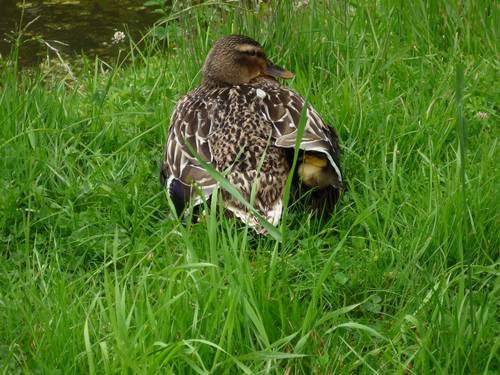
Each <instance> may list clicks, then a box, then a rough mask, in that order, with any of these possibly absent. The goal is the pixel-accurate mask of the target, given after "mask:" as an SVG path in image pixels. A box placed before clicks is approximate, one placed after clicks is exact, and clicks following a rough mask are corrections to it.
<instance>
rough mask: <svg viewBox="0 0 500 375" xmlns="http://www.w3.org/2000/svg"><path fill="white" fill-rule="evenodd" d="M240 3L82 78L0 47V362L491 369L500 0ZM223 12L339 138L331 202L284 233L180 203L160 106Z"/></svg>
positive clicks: (30, 366) (166, 27) (20, 367)
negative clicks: (184, 214) (322, 217)
mask: <svg viewBox="0 0 500 375" xmlns="http://www.w3.org/2000/svg"><path fill="white" fill-rule="evenodd" d="M235 4H236V3H232V4H231V5H224V6H213V5H212V6H210V7H208V6H197V7H194V8H191V9H189V10H187V11H184V12H179V13H175V12H177V10H176V9H173V10H171V12H173V13H168V16H167V17H168V18H167V21H166V22H165V23H164V24H163V25H162V26H159V27H157V28H156V29H155V35H156V38H151V37H150V38H147V40H146V43H143V44H141V47H140V48H139V47H136V46H135V45H132V44H131V45H129V46H127V47H123V48H124V49H125V51H124V52H123V53H124V54H128V58H127V59H126V63H124V64H122V63H115V64H111V66H109V65H107V64H104V63H102V62H101V61H88V60H85V59H81V60H77V61H73V62H71V66H72V70H73V71H74V72H75V76H76V80H74V79H72V78H71V77H69V76H66V75H65V73H64V69H62V70H61V69H59V68H58V67H57V66H53V65H51V66H49V67H47V66H46V67H45V68H44V69H35V70H31V71H19V70H18V69H17V66H16V64H14V63H13V62H12V60H6V61H1V62H0V64H1V66H0V134H1V137H0V163H1V164H0V166H1V170H0V256H1V259H0V373H2V374H11V373H14V374H15V373H22V374H32V373H42V374H73V373H82V374H89V373H90V374H94V373H95V374H117V373H121V374H157V373H167V374H168V373H172V374H174V373H175V374H178V373H195V372H197V373H216V374H218V373H229V374H234V373H249V374H250V373H252V374H254V373H270V374H301V373H303V374H313V373H316V374H328V373H367V374H371V373H381V374H411V373H412V374H427V373H449V374H452V373H453V374H494V373H498V372H499V371H500V259H499V249H500V235H499V227H500V220H499V218H500V217H499V213H500V203H499V201H500V200H499V192H498V186H500V179H499V172H498V164H499V160H500V159H499V153H498V139H499V137H498V136H499V132H498V126H499V112H498V111H499V104H498V100H499V99H498V98H499V97H500V95H499V94H500V92H499V91H500V90H499V86H498V76H499V63H498V62H499V61H500V59H499V53H498V44H497V41H498V24H499V22H498V21H499V14H498V13H499V9H498V5H496V4H495V3H494V2H490V1H472V0H470V1H468V0H464V1H449V2H444V1H443V2H438V1H436V2H429V3H427V2H425V1H423V0H417V1H414V2H404V3H403V2H399V1H390V0H387V1H379V2H372V1H359V2H356V3H348V2H344V1H339V2H337V1H335V2H334V1H319V0H317V1H310V2H309V5H308V6H303V7H300V8H297V9H296V8H294V7H293V6H292V5H291V3H289V2H279V4H280V5H276V6H275V8H274V9H272V10H271V9H269V8H266V7H261V8H259V9H258V10H256V9H250V10H244V9H242V8H239V7H236V6H235ZM232 32H238V33H244V34H247V35H250V36H252V37H254V38H256V39H257V40H259V41H261V42H262V43H263V44H264V45H265V47H266V49H267V50H268V51H269V55H270V57H271V58H272V59H273V60H275V62H276V63H279V64H280V65H282V66H284V67H286V68H288V69H290V70H291V71H293V72H295V73H296V78H295V79H294V80H293V81H292V82H290V85H291V86H292V87H293V88H294V89H295V90H297V91H298V92H300V93H302V94H304V95H305V94H306V93H307V92H309V101H310V102H311V103H312V104H313V105H314V106H315V107H316V108H317V109H318V111H319V112H320V113H321V114H322V115H323V117H324V118H325V119H326V120H327V121H329V122H331V123H332V124H334V125H335V127H336V128H337V129H338V130H339V133H340V136H341V140H342V146H343V158H342V159H343V167H344V170H345V175H346V183H347V187H348V189H347V191H346V192H345V194H344V195H343V197H342V199H341V201H340V202H339V205H338V210H337V211H336V213H335V214H334V216H333V217H332V218H331V220H329V222H328V223H327V224H326V225H319V224H318V223H316V222H315V221H314V220H312V219H310V218H309V217H308V216H307V215H306V214H304V213H302V212H297V211H296V210H295V211H294V210H293V208H292V209H291V210H290V212H289V215H288V217H287V222H286V225H284V233H283V236H284V240H283V242H281V243H279V242H276V241H275V240H273V239H272V238H268V237H258V236H255V235H253V234H252V233H251V232H250V231H247V230H246V229H245V228H241V226H238V225H235V223H234V222H232V221H231V220H227V219H222V218H221V217H220V215H216V211H217V210H216V207H215V206H214V207H213V208H214V209H213V210H211V211H210V213H209V215H208V217H207V219H206V220H205V222H203V223H198V224H189V223H188V225H187V226H185V227H184V226H182V225H181V224H179V223H178V222H175V221H172V220H169V219H167V215H168V211H169V209H168V202H167V199H166V196H165V193H164V191H163V190H162V187H161V186H160V184H159V178H158V173H159V165H160V162H161V159H162V152H163V146H164V143H165V134H166V131H167V128H168V119H169V116H170V114H171V112H172V109H173V106H174V104H175V102H176V100H177V99H178V98H179V97H180V96H181V95H182V94H184V93H185V92H187V91H188V90H190V89H192V88H193V87H195V86H196V85H197V84H198V83H199V81H200V75H199V69H200V67H201V64H202V62H203V59H204V56H205V55H206V53H207V51H208V49H209V47H210V45H211V43H212V42H213V40H215V39H217V38H218V37H220V36H222V35H225V34H229V33H232ZM461 67H463V79H461V74H460V72H461V71H462V70H461V69H462V68H461ZM480 113H484V114H483V115H481V114H480ZM461 137H462V141H463V142H462V146H463V148H461V147H460V144H461V143H460V138H461Z"/></svg>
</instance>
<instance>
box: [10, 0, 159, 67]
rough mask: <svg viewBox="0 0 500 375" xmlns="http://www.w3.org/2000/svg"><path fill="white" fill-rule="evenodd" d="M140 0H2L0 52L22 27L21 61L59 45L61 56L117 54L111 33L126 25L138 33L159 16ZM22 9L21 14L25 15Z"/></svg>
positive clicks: (27, 62) (26, 62) (38, 58)
mask: <svg viewBox="0 0 500 375" xmlns="http://www.w3.org/2000/svg"><path fill="white" fill-rule="evenodd" d="M143 3H144V0H114V1H113V0H32V1H24V2H23V1H19V0H0V54H1V55H2V57H3V58H5V57H6V56H7V55H8V54H9V52H10V50H11V47H12V43H10V42H9V40H10V39H11V36H12V35H13V32H14V31H15V30H18V28H19V25H20V22H21V20H22V25H21V27H25V26H26V25H27V24H28V23H30V22H32V21H33V22H32V23H31V24H30V25H29V26H28V27H27V29H26V31H25V35H24V43H23V47H22V48H21V51H20V57H19V61H20V63H21V65H23V66H30V65H35V64H38V63H39V62H40V61H41V60H42V59H43V58H44V57H45V56H46V55H47V53H49V54H50V56H54V52H53V51H51V50H50V48H48V47H47V45H46V44H45V43H48V44H49V45H51V46H53V47H54V48H57V49H58V50H59V51H60V53H61V54H62V55H63V56H65V57H74V56H75V55H76V54H78V53H82V52H83V53H85V54H86V55H89V56H95V55H98V56H100V57H102V58H104V59H106V57H109V56H111V55H113V54H115V53H116V47H115V46H113V45H112V37H113V34H114V33H115V32H116V31H119V30H123V31H125V30H128V32H130V34H131V35H132V36H133V37H135V38H138V37H139V36H140V34H141V32H145V31H146V30H147V29H148V27H149V26H151V25H152V23H153V22H154V21H155V20H156V19H157V16H156V15H155V14H153V13H152V12H151V11H150V10H149V9H144V8H143V7H142V5H143ZM23 11H24V15H22V14H23Z"/></svg>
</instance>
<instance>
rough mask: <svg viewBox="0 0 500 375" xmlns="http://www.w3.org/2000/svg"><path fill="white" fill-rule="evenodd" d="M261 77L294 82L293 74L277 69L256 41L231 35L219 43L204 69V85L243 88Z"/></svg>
mask: <svg viewBox="0 0 500 375" xmlns="http://www.w3.org/2000/svg"><path fill="white" fill-rule="evenodd" d="M259 76H271V77H275V78H283V79H290V78H293V74H292V73H291V72H289V71H288V70H285V69H283V68H280V67H279V66H277V65H274V64H273V63H272V62H271V61H270V60H269V59H268V58H267V57H266V54H265V53H264V51H263V50H262V46H261V45H260V44H259V43H257V42H256V41H255V40H253V39H251V38H248V37H245V36H240V35H230V36H226V37H224V38H222V39H219V40H218V41H217V42H216V43H215V44H214V46H213V48H212V49H211V50H210V52H209V53H208V56H207V59H206V60H205V64H204V65H203V83H204V84H206V85H212V86H225V85H239V84H243V83H248V82H250V81H251V80H252V79H254V78H256V77H259Z"/></svg>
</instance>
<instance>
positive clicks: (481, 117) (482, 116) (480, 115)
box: [476, 111, 489, 120]
mask: <svg viewBox="0 0 500 375" xmlns="http://www.w3.org/2000/svg"><path fill="white" fill-rule="evenodd" d="M476 117H477V118H478V119H479V120H487V119H488V117H489V115H488V114H487V113H486V112H482V111H479V112H478V113H476Z"/></svg>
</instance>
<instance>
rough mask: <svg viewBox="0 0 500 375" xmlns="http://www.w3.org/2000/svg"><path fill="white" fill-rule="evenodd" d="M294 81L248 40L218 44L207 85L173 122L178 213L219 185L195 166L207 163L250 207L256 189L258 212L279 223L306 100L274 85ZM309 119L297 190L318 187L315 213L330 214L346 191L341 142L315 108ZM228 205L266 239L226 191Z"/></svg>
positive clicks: (169, 159)
mask: <svg viewBox="0 0 500 375" xmlns="http://www.w3.org/2000/svg"><path fill="white" fill-rule="evenodd" d="M292 77H293V74H292V73H290V72H289V71H287V70H285V69H282V68H280V67H278V66H276V65H274V64H273V63H271V61H269V59H268V58H267V57H266V55H265V54H264V51H263V50H262V47H261V46H260V44H259V43H257V42H256V41H254V40H252V39H250V38H248V37H244V36H236V35H231V36H227V37H224V38H222V39H220V40H218V41H217V42H216V43H215V45H214V47H213V48H212V50H211V51H210V52H209V54H208V56H207V59H206V61H205V64H204V66H203V83H202V84H201V86H200V87H198V88H197V89H196V90H194V91H192V92H190V93H189V94H187V95H186V96H185V97H184V98H182V99H181V100H180V101H179V102H178V103H177V105H176V107H175V110H174V112H173V114H172V118H171V122H170V128H169V132H168V139H167V146H166V150H165V159H164V162H163V165H162V167H161V178H160V179H161V181H162V183H163V184H164V185H165V186H166V188H167V191H168V193H169V195H170V197H171V199H172V201H173V203H174V205H175V208H176V210H177V213H178V214H180V213H181V212H182V211H183V210H184V208H185V207H186V206H188V205H191V206H196V205H198V204H200V203H201V202H202V201H203V198H205V199H208V198H209V197H210V195H211V193H212V191H213V190H214V188H215V187H216V186H217V182H216V181H215V180H214V179H213V178H212V177H211V175H210V174H209V173H208V172H207V171H206V170H205V169H204V168H203V167H202V165H201V163H199V162H198V161H197V160H199V159H202V160H204V161H205V162H207V163H209V164H210V165H212V166H214V167H215V169H217V170H218V171H220V172H224V173H225V176H226V178H227V180H228V181H229V182H230V183H231V184H232V185H233V186H235V187H236V188H237V189H238V190H239V192H240V193H241V194H242V195H243V197H244V198H245V199H247V200H248V201H250V196H251V192H252V186H253V185H255V190H256V191H255V201H254V207H255V209H256V210H257V212H259V213H260V214H261V215H262V216H263V217H264V218H266V219H267V220H268V221H270V222H271V223H272V224H273V225H276V224H277V223H278V222H279V220H280V217H281V213H282V208H283V204H282V197H283V189H284V186H285V182H286V180H287V177H288V174H289V172H290V165H291V163H292V161H293V149H294V147H295V140H296V137H297V133H298V128H299V123H300V118H301V112H302V109H303V106H304V99H303V98H301V97H300V96H299V95H298V94H296V93H295V92H293V91H292V90H290V89H289V88H287V87H285V86H282V85H281V84H279V83H278V82H277V81H276V80H275V78H283V79H290V78H292ZM305 116H306V119H305V120H306V123H305V129H304V134H303V137H302V140H301V143H300V149H301V150H303V151H304V152H303V153H302V154H301V155H300V158H299V160H298V163H297V165H298V166H299V167H298V168H297V172H298V175H299V178H296V179H295V180H294V185H295V188H296V189H297V190H299V188H300V186H305V187H306V188H308V189H309V190H310V189H311V188H314V189H313V192H312V195H313V199H314V200H315V206H316V208H320V209H323V208H325V209H326V210H331V209H332V208H333V205H334V204H335V202H336V200H337V199H338V196H339V193H340V190H341V188H342V175H341V171H340V163H339V145H338V137H337V134H336V133H335V131H334V129H332V128H331V127H329V126H328V125H326V124H325V123H324V122H323V120H322V119H321V118H320V116H319V115H318V113H317V112H316V111H315V110H314V109H313V108H312V107H310V106H308V107H307V110H306V113H305ZM200 194H201V195H202V196H203V198H202V197H200ZM222 199H223V201H224V206H225V207H226V209H227V210H228V211H229V212H231V213H232V214H233V215H235V216H236V217H238V218H239V219H241V220H242V221H243V222H245V223H248V224H249V225H250V226H251V227H253V228H254V229H255V230H257V231H258V232H263V230H262V228H261V227H260V225H259V224H258V221H257V219H256V218H255V217H254V216H253V215H252V214H251V213H249V212H247V210H246V209H245V207H244V206H243V205H242V204H241V203H240V202H239V201H237V200H236V199H234V198H233V197H232V196H231V195H230V194H229V193H227V192H225V191H223V192H222Z"/></svg>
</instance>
